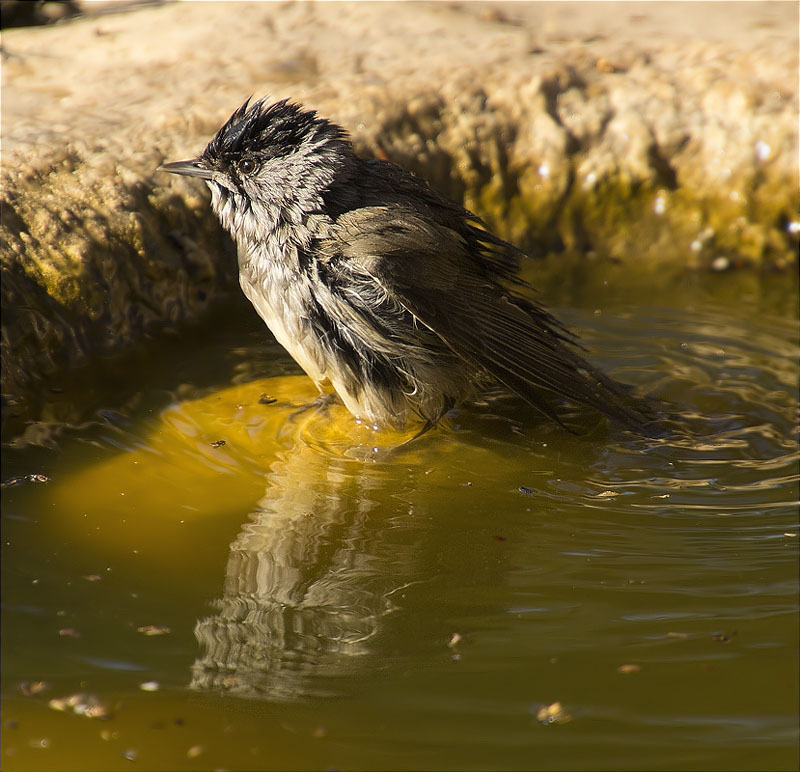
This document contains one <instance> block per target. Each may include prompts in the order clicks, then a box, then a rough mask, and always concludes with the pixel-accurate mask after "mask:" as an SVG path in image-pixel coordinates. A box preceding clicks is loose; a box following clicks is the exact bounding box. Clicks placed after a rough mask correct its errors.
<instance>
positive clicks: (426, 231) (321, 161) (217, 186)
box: [159, 99, 649, 431]
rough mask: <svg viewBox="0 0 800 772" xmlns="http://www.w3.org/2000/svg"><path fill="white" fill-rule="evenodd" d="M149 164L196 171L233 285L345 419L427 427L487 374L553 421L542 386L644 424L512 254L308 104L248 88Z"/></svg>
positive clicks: (634, 404) (638, 407)
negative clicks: (200, 137)
mask: <svg viewBox="0 0 800 772" xmlns="http://www.w3.org/2000/svg"><path fill="white" fill-rule="evenodd" d="M159 168H160V169H161V170H163V171H166V172H172V173H174V174H183V175H188V176H190V177H199V178H200V179H202V180H204V181H205V182H206V184H207V185H208V187H209V188H210V190H211V206H212V208H213V210H214V212H215V213H216V215H217V216H218V217H219V219H220V221H221V223H222V225H223V226H224V227H225V228H226V229H227V230H228V231H229V232H230V234H231V236H232V237H233V239H234V240H235V242H236V245H237V248H238V262H239V280H240V284H241V287H242V290H243V291H244V294H245V295H246V296H247V298H248V299H249V300H250V302H251V303H252V304H253V306H254V307H255V309H256V311H257V312H258V313H259V315H260V316H261V318H262V319H263V320H264V322H266V324H267V326H268V327H269V329H270V330H271V331H272V333H273V335H274V336H275V338H276V339H277V340H278V342H279V343H281V345H282V346H283V347H284V348H285V349H286V350H287V351H288V352H289V353H290V354H291V355H292V357H294V359H295V360H296V361H297V363H298V364H299V365H300V367H302V368H303V370H305V372H306V373H307V374H308V375H309V376H310V377H311V378H312V379H313V380H314V381H315V382H316V384H317V386H318V388H319V390H320V393H321V394H324V393H325V392H328V393H329V392H330V390H331V389H333V390H334V391H335V392H336V394H337V395H338V396H339V398H341V400H342V402H344V404H345V406H346V407H347V409H348V410H349V411H350V412H351V413H352V414H353V415H355V416H356V417H357V418H359V419H361V420H363V421H366V422H369V423H370V424H376V425H380V426H392V427H395V428H402V427H403V426H404V425H405V424H406V422H407V420H408V419H410V418H416V419H419V420H421V421H422V422H424V429H427V428H429V427H431V426H433V425H434V424H436V423H437V422H438V421H439V420H440V419H441V418H442V416H443V415H444V414H445V413H447V412H448V411H449V410H450V409H451V408H452V407H454V406H455V405H457V404H459V403H461V402H463V401H464V400H466V399H468V398H469V397H471V396H473V395H475V394H476V393H477V390H478V389H481V388H484V387H486V386H488V385H492V384H498V383H499V384H502V385H503V386H504V387H505V388H506V389H508V390H510V391H511V392H513V393H515V394H517V395H518V396H519V397H521V398H522V399H523V400H525V401H526V402H528V403H530V404H531V405H532V406H533V407H535V408H537V409H538V410H540V411H541V412H543V413H544V414H546V415H547V416H548V417H550V418H551V419H553V420H555V421H558V422H559V423H561V421H560V419H559V416H558V414H557V412H556V411H555V409H554V408H553V407H552V405H551V400H550V399H548V398H547V397H546V396H545V394H546V392H554V393H555V394H557V395H560V396H561V397H566V398H567V399H569V400H572V401H574V402H577V403H580V404H582V405H587V406H589V407H591V408H594V409H596V410H598V411H600V412H601V413H603V414H604V415H605V416H607V417H608V418H609V419H611V420H613V421H616V422H618V423H619V424H621V425H622V426H623V427H625V428H627V429H630V430H633V431H642V430H643V429H644V428H645V427H646V426H647V424H648V422H649V420H648V416H647V415H646V412H647V411H646V410H645V409H644V408H643V407H642V405H643V403H642V402H640V401H638V400H636V399H635V398H633V397H632V396H630V394H629V392H628V389H627V388H626V387H625V386H623V385H622V384H620V383H618V382H616V381H614V380H613V379H611V378H610V377H609V376H607V375H605V374H604V373H602V372H600V371H599V370H598V369H597V368H595V367H593V366H592V365H591V364H589V363H588V362H587V361H586V360H585V359H584V358H583V357H582V356H581V355H580V353H579V347H578V344H577V340H576V337H575V336H574V335H573V334H572V333H570V332H569V331H568V330H567V329H566V328H565V327H564V326H563V325H562V324H561V323H560V322H559V321H558V320H556V318H555V317H553V316H552V315H551V314H550V313H549V312H548V311H547V310H546V309H545V308H544V307H543V306H542V305H540V304H539V303H538V302H536V301H534V300H533V299H532V298H531V297H530V289H531V288H530V287H529V286H528V285H527V283H526V282H525V281H523V280H522V278H521V277H520V267H521V261H522V259H523V257H524V255H523V253H522V252H521V251H520V250H518V249H517V248H516V247H514V246H512V245H511V244H508V243H506V242H505V241H503V240H502V239H500V238H498V237H497V236H495V235H493V234H492V233H490V232H489V231H488V230H487V229H486V227H485V226H484V224H483V223H482V222H481V220H480V219H479V218H478V217H477V216H476V215H474V214H472V213H471V212H469V211H467V210H465V209H464V208H463V207H461V206H459V205H458V204H456V203H454V202H453V201H451V200H449V199H447V198H445V197H444V196H442V195H440V194H439V193H437V192H435V191H434V190H433V189H432V188H430V187H429V186H428V185H427V184H426V183H425V182H424V181H423V180H421V179H419V178H418V177H415V176H413V175H412V174H410V173H408V172H406V171H405V170H403V169H401V168H400V167H398V166H395V165H394V164H392V163H389V162H386V161H381V160H376V159H363V158H360V157H358V156H356V155H355V154H354V152H353V150H352V147H351V145H350V142H349V141H348V139H347V135H346V134H345V132H344V130H343V129H342V128H341V127H340V126H338V125H336V124H335V123H333V122H332V121H330V120H326V119H325V118H322V117H320V116H318V115H317V114H316V113H315V112H314V111H311V110H307V109H304V108H303V107H302V106H300V105H298V104H295V103H292V102H290V101H288V100H283V101H279V102H276V103H274V104H270V103H269V102H268V101H267V100H266V99H260V100H258V101H255V102H253V103H252V104H251V103H250V100H249V99H248V100H247V101H246V102H245V103H244V104H243V105H241V107H239V108H238V109H237V110H236V111H235V112H234V113H233V115H231V117H230V118H229V119H228V120H227V121H226V122H225V124H224V125H223V126H222V127H221V128H220V129H219V131H218V132H217V134H216V136H215V137H214V138H213V139H212V140H211V141H210V142H209V144H208V146H207V147H206V148H205V150H204V151H203V152H202V153H201V154H200V155H199V156H198V157H197V158H194V159H191V160H187V161H177V162H174V163H167V164H164V165H163V166H161V167H159Z"/></svg>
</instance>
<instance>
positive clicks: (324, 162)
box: [159, 98, 350, 240]
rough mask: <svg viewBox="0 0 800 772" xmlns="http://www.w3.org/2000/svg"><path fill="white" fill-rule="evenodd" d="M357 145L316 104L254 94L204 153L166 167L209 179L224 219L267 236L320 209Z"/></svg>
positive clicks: (240, 234) (242, 233)
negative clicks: (312, 106) (309, 107)
mask: <svg viewBox="0 0 800 772" xmlns="http://www.w3.org/2000/svg"><path fill="white" fill-rule="evenodd" d="M349 153H350V150H349V143H348V142H347V140H346V136H345V133H344V131H343V130H342V128H341V127H339V126H337V125H336V124H334V123H331V122H330V121H327V120H325V119H324V118H320V117H318V116H317V114H316V113H315V112H313V111H311V110H304V109H303V108H302V107H301V106H300V105H297V104H294V103H291V102H289V101H288V100H285V99H284V100H282V101H280V102H276V103H274V104H268V103H267V100H266V98H264V99H259V100H258V101H256V102H254V103H253V104H250V100H249V99H248V100H247V101H246V102H245V103H244V104H243V105H242V106H241V107H239V108H238V109H237V110H236V112H234V113H233V115H231V117H230V118H228V120H227V121H226V122H225V123H224V124H223V126H222V128H220V130H219V131H218V132H217V133H216V135H215V136H214V138H213V139H212V140H211V142H209V143H208V146H207V147H206V149H205V150H204V151H203V152H202V153H201V154H200V155H199V156H198V157H197V158H192V159H189V160H186V161H176V162H174V163H168V164H164V165H163V166H160V167H159V169H160V170H161V171H165V172H171V173H173V174H184V175H187V176H189V177H199V178H201V179H203V180H205V181H206V183H207V184H208V187H209V188H210V189H211V205H212V207H213V208H214V211H215V212H216V214H217V216H218V217H219V218H220V221H221V222H222V224H223V226H224V227H225V228H227V229H228V230H229V231H231V233H232V234H233V235H234V236H236V237H237V238H244V239H246V240H250V239H253V240H259V239H262V238H265V236H266V235H267V234H268V233H269V232H271V231H273V230H274V229H275V228H276V227H279V226H281V225H287V226H291V225H293V224H298V223H299V222H301V221H302V219H303V218H304V217H306V216H308V214H310V213H313V212H318V211H320V209H321V205H322V198H321V196H322V193H323V191H324V190H325V189H326V188H327V187H328V186H329V185H330V183H331V182H332V181H333V179H334V178H335V177H336V175H337V173H338V172H339V171H340V169H341V168H342V166H343V165H344V164H345V163H346V159H347V157H348V154H349Z"/></svg>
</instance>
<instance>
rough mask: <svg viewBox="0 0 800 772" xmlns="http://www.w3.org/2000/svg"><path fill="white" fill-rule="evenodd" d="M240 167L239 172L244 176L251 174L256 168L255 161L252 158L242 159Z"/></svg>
mask: <svg viewBox="0 0 800 772" xmlns="http://www.w3.org/2000/svg"><path fill="white" fill-rule="evenodd" d="M238 166H239V171H240V172H242V174H250V173H251V172H252V171H254V170H255V168H256V164H255V161H253V160H252V159H250V158H242V160H241V161H239V164H238Z"/></svg>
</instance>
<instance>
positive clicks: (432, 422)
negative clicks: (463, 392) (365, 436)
mask: <svg viewBox="0 0 800 772" xmlns="http://www.w3.org/2000/svg"><path fill="white" fill-rule="evenodd" d="M453 407H455V400H454V399H447V400H446V401H445V404H444V405H443V406H442V409H441V410H440V411H439V414H438V415H437V416H436V418H428V419H427V420H426V421H425V424H424V425H423V427H422V428H421V429H420V430H419V431H418V432H417V433H416V434H415V435H414V436H413V437H411V438H410V439H408V440H403V442H401V443H400V444H399V445H397V446H395V448H394V449H395V450H397V448H404V447H405V446H406V445H410V444H411V443H412V442H414V440H418V439H419V438H420V437H422V435H423V434H427V432H429V431H430V430H431V429H433V427H434V426H436V424H438V423H439V421H441V420H442V418H444V417H445V415H446V414H447V413H448V412H449V411H450V410H452V409H453Z"/></svg>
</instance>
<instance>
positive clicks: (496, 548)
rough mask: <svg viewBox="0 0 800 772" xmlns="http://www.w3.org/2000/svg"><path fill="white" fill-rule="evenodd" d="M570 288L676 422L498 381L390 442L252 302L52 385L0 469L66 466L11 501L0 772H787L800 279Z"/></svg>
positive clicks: (790, 756) (613, 358) (703, 279)
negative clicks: (629, 430) (320, 408)
mask: <svg viewBox="0 0 800 772" xmlns="http://www.w3.org/2000/svg"><path fill="white" fill-rule="evenodd" d="M578 275H580V276H581V278H580V280H577V279H574V278H573V279H571V283H570V284H569V285H567V284H565V283H564V281H563V279H562V280H561V281H559V279H558V278H557V276H555V274H551V276H555V278H551V279H550V280H546V279H545V278H543V277H540V278H539V283H540V285H541V286H542V289H543V295H544V296H545V297H547V298H548V299H550V300H551V303H552V305H553V306H554V307H555V308H556V309H557V310H558V313H559V315H560V316H561V317H562V318H564V319H565V320H566V321H567V322H568V323H569V324H571V325H572V326H573V327H574V328H576V329H580V330H581V332H582V333H583V339H584V340H585V341H586V342H587V344H588V345H589V347H590V350H591V354H592V359H593V360H594V361H595V362H597V363H598V364H600V365H601V366H603V367H605V368H606V369H608V370H610V371H611V372H612V373H613V374H614V375H615V376H616V377H618V378H620V379H622V380H626V381H628V382H630V383H634V384H636V385H637V387H639V388H640V389H642V390H646V391H651V392H653V393H655V394H656V395H657V396H659V397H661V398H663V399H667V400H670V401H671V402H672V403H673V404H675V405H676V406H677V407H676V409H677V410H679V411H680V412H681V413H682V417H681V419H680V423H681V424H682V425H684V426H686V427H688V428H687V430H686V431H682V432H680V433H678V434H676V435H675V436H673V437H671V438H670V439H663V440H644V439H640V438H635V437H632V436H630V435H627V434H625V433H623V432H619V431H616V430H614V429H613V428H609V427H608V426H607V425H606V424H605V423H603V422H602V421H597V420H596V419H595V417H594V416H592V415H590V414H589V413H587V412H586V411H576V413H575V415H574V416H572V418H571V419H570V420H571V422H572V423H573V424H575V425H579V426H581V427H583V428H582V431H583V434H582V436H574V435H571V434H569V433H568V432H565V431H564V430H563V429H560V428H559V427H556V426H552V425H549V424H547V423H543V422H542V420H540V419H539V418H538V417H537V415H536V414H535V413H534V412H533V411H530V410H527V409H526V408H525V407H524V406H523V405H521V404H520V402H519V401H518V400H516V399H514V398H511V397H508V396H504V395H501V394H488V395H485V398H484V399H482V400H480V401H479V402H478V404H476V405H475V406H473V407H470V408H469V409H464V410H461V411H459V412H457V413H456V414H455V415H454V416H453V417H452V418H451V421H450V424H449V425H448V426H447V427H443V428H441V429H438V430H436V431H435V432H431V433H430V434H429V435H426V436H425V437H423V438H422V439H420V440H419V441H417V442H415V443H412V444H411V445H410V446H408V447H407V448H405V449H401V450H399V451H394V452H386V450H385V446H387V445H391V444H392V443H393V442H396V441H397V438H394V440H392V441H389V440H390V439H391V438H387V437H386V436H384V435H380V434H379V435H376V434H374V433H373V432H372V431H371V430H369V429H368V428H366V427H357V426H355V425H354V424H353V422H352V420H350V419H349V417H348V416H347V415H346V414H344V411H343V410H341V409H339V408H336V407H333V408H331V409H330V410H329V411H328V412H327V413H320V412H317V411H313V410H309V411H305V412H300V413H297V412H296V410H297V406H298V405H299V404H301V403H303V402H304V401H305V400H307V399H309V398H310V397H311V396H312V395H313V387H311V385H310V383H309V382H308V380H307V379H305V378H303V377H302V376H300V375H297V370H296V368H295V367H294V366H293V364H292V363H291V361H289V360H288V359H287V358H286V357H285V356H284V355H283V354H282V353H281V351H280V350H279V349H278V348H276V347H275V346H274V344H270V343H269V342H268V341H266V336H265V334H264V333H263V331H262V328H261V326H260V322H258V320H257V319H256V318H255V316H254V314H253V313H252V312H251V311H250V310H249V309H248V308H247V306H246V305H245V304H244V303H241V304H239V303H237V304H235V305H234V306H232V307H231V308H229V309H225V310H224V312H222V313H221V314H220V315H219V317H218V318H216V319H215V320H213V321H212V323H210V324H209V325H208V326H206V327H205V328H202V329H198V330H195V331H194V332H193V333H191V334H187V335H186V336H184V337H183V338H180V339H172V340H168V341H162V342H160V343H159V344H158V345H155V344H153V345H152V346H150V347H149V348H147V349H143V350H141V351H140V352H138V353H136V354H134V355H132V356H131V357H129V358H128V359H126V360H118V361H109V362H106V363H103V364H102V366H100V367H97V368H95V369H94V370H93V371H91V372H89V371H86V372H83V373H76V374H73V375H72V376H70V378H69V379H65V380H64V381H63V382H61V383H59V384H55V385H56V386H58V387H59V390H58V391H56V392H54V393H53V394H52V396H51V398H50V402H49V404H48V405H47V406H46V409H45V414H46V415H47V416H48V419H47V420H44V421H42V422H40V423H39V424H37V425H35V426H31V427H28V430H27V433H26V434H25V438H24V441H20V442H16V443H14V444H12V445H11V446H10V447H7V448H6V449H5V451H4V453H3V470H2V477H3V479H4V480H9V479H11V478H15V477H24V476H26V475H32V474H41V475H45V476H46V477H47V478H48V479H49V482H37V481H35V479H34V480H27V479H26V480H24V481H21V482H19V483H17V484H14V485H11V486H8V487H5V488H4V489H3V510H2V517H3V521H2V522H3V530H2V536H3V542H2V543H3V553H2V558H3V560H2V572H3V576H2V579H3V582H2V594H3V618H2V623H3V627H2V630H3V636H2V653H3V675H4V678H3V681H2V696H3V707H2V722H3V724H2V730H3V731H2V764H3V769H7V770H13V769H32V768H49V769H76V770H77V769H81V770H92V769H129V768H134V769H136V768H139V769H285V768H290V769H314V768H341V769H355V768H375V769H380V768H388V769H396V768H430V769H454V768H457V769H487V768H491V769H520V768H524V769H576V768H581V769H698V768H702V769H795V768H796V765H797V749H798V731H797V728H798V715H797V704H798V664H797V653H798V619H797V608H798V606H797V603H798V560H797V554H798V553H797V546H798V538H797V533H798V518H797V499H798V445H797V416H798V414H797V383H798V344H797V341H798V322H797V315H796V309H797V287H796V284H792V283H791V280H790V279H789V278H788V277H786V276H778V277H772V278H769V277H767V278H759V277H756V276H754V275H752V274H747V273H740V274H730V275H722V276H718V275H700V274H697V275H684V276H682V277H680V278H668V277H662V276H658V275H657V274H654V275H653V276H652V277H651V278H648V279H646V280H645V279H643V278H642V276H638V277H636V276H629V275H628V273H626V271H625V270H624V269H623V268H614V267H611V268H609V267H607V266H606V267H603V266H596V267H592V268H591V269H590V270H589V271H588V272H587V271H583V272H577V271H574V270H572V269H567V268H565V269H564V270H563V271H560V272H559V273H558V276H561V277H563V276H570V277H576V276H578ZM567 309H568V310H567ZM98 373H99V375H98ZM262 394H266V396H267V398H265V399H264V400H263V401H262V402H260V401H259V398H260V396H261V395H262ZM87 395H88V396H87ZM273 400H274V401H273ZM87 405H91V409H90V408H89V407H87ZM97 405H101V409H99V410H97V409H96V408H97ZM220 440H224V444H221V443H220V442H219V441H220ZM374 446H378V447H379V452H375V451H374V450H373V447H374ZM38 682H43V683H41V684H40V683H38ZM142 685H145V689H142V688H141V686H142ZM71 695H81V696H79V697H75V698H74V699H73V701H72V703H69V702H68V701H65V698H69V697H70V696H71ZM53 700H55V701H56V702H51V701H53ZM59 700H61V702H58V701H59ZM53 706H55V707H61V708H62V710H55V709H54V707H53ZM87 713H88V714H92V713H94V714H95V715H94V717H89V716H88V715H87Z"/></svg>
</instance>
